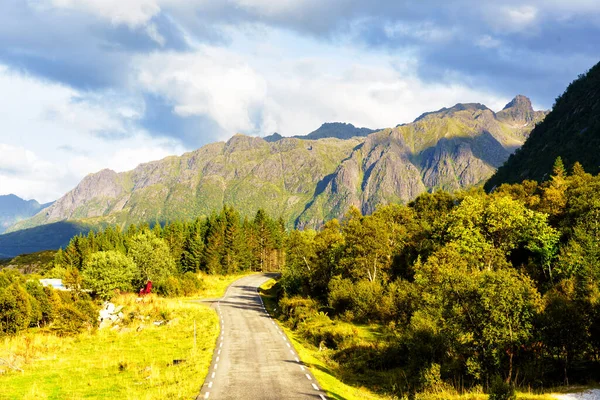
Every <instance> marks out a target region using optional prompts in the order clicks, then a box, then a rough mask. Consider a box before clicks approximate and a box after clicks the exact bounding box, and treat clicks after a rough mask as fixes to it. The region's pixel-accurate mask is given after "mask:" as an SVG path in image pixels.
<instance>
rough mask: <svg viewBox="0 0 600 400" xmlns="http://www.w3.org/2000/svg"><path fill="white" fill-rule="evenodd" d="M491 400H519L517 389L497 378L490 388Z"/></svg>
mask: <svg viewBox="0 0 600 400" xmlns="http://www.w3.org/2000/svg"><path fill="white" fill-rule="evenodd" d="M489 400H517V393H516V392H515V387H514V386H513V385H511V384H510V383H506V382H505V381H504V380H503V379H502V378H501V377H500V376H496V377H495V378H494V380H493V381H492V385H491V386H490V396H489Z"/></svg>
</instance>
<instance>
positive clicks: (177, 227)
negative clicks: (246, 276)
mask: <svg viewBox="0 0 600 400" xmlns="http://www.w3.org/2000/svg"><path fill="white" fill-rule="evenodd" d="M285 236H286V232H285V228H284V224H283V221H281V220H274V219H272V218H270V217H269V216H268V215H267V214H266V213H265V212H264V211H263V210H259V211H258V212H257V213H256V215H255V217H254V218H253V219H252V220H249V219H247V218H244V219H242V218H240V215H239V213H238V212H237V211H235V210H234V209H233V208H232V207H229V206H225V207H224V208H223V209H222V210H221V211H220V212H219V213H213V214H212V215H210V216H209V217H201V218H197V219H196V220H194V221H189V222H182V221H174V222H171V223H167V224H165V225H160V224H155V225H154V226H152V227H151V226H150V225H148V224H142V225H131V226H129V227H127V229H125V230H122V229H120V228H119V227H114V228H113V227H109V228H107V229H105V230H104V231H100V232H94V231H90V232H89V233H88V234H87V235H78V236H75V237H73V239H71V241H70V242H69V244H68V245H67V246H66V247H65V249H60V250H58V251H57V252H56V254H55V256H54V260H53V261H52V262H51V263H50V265H49V266H48V267H47V268H46V270H45V271H42V273H43V275H44V276H45V277H46V278H60V279H62V280H63V283H64V285H65V286H66V287H67V288H68V289H69V291H55V290H53V289H52V288H48V287H42V286H41V284H40V283H39V280H38V278H40V276H38V275H29V274H28V275H22V274H20V273H19V272H18V271H16V270H12V269H6V270H4V271H2V272H0V335H1V334H15V333H17V332H19V331H21V330H24V329H27V328H28V327H48V328H50V329H52V330H57V331H58V332H59V333H61V334H70V333H76V332H79V331H81V330H82V329H86V328H89V329H93V328H94V327H95V325H96V319H97V311H98V309H99V305H98V304H99V303H98V300H107V299H110V298H111V297H112V296H114V295H115V293H118V292H127V291H134V292H137V291H139V290H140V289H141V288H143V287H144V286H145V285H146V283H147V282H148V281H152V282H153V285H154V287H153V292H157V293H158V294H161V295H165V296H188V295H193V294H194V293H195V292H197V291H198V290H199V289H201V287H202V282H201V281H200V280H199V278H198V275H197V274H196V273H197V272H199V271H202V272H205V273H210V274H229V273H236V272H242V271H247V270H253V271H272V270H275V269H279V268H280V265H281V264H283V263H284V258H285V257H284V255H285V248H284V243H285ZM93 300H96V301H93Z"/></svg>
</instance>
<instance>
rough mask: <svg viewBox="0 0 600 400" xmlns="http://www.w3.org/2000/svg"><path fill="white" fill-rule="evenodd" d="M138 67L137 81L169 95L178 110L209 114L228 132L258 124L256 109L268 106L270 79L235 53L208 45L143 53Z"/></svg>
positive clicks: (191, 113) (189, 114)
mask: <svg viewBox="0 0 600 400" xmlns="http://www.w3.org/2000/svg"><path fill="white" fill-rule="evenodd" d="M136 66H137V68H136V71H137V74H136V79H137V81H138V83H139V84H140V85H141V86H142V87H143V88H144V89H145V90H146V91H148V92H152V93H157V94H160V95H161V96H164V97H166V98H167V99H169V100H170V101H171V102H172V103H173V104H174V111H175V113H177V114H178V115H180V116H183V117H188V116H192V115H208V116H210V117H211V118H212V119H214V121H216V122H217V123H218V124H219V126H221V127H222V128H223V130H224V131H226V132H229V134H231V133H235V132H252V131H253V130H254V129H255V128H256V121H255V118H254V115H253V113H254V112H256V110H260V109H261V108H262V107H263V103H264V100H265V97H266V82H265V79H264V78H263V77H262V76H261V75H259V74H258V73H257V72H256V71H254V70H253V69H252V68H251V67H250V66H249V65H248V64H247V63H245V62H244V60H243V59H241V58H240V57H238V56H236V55H235V54H234V53H232V52H229V51H226V50H222V49H219V48H209V47H206V46H203V47H201V48H200V49H198V50H197V51H196V52H194V53H186V54H179V53H167V54H165V53H154V54H151V55H149V56H141V57H139V58H137V59H136Z"/></svg>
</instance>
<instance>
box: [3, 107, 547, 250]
mask: <svg viewBox="0 0 600 400" xmlns="http://www.w3.org/2000/svg"><path fill="white" fill-rule="evenodd" d="M543 116H544V113H543V112H542V113H536V112H534V111H533V109H531V103H530V102H529V101H528V99H526V98H520V97H517V98H515V100H513V101H512V102H511V103H509V105H507V107H506V108H505V109H504V110H503V111H501V112H499V113H498V114H496V113H494V111H492V110H490V109H489V108H487V107H486V106H484V105H482V104H475V103H473V104H457V105H455V106H453V107H450V108H443V109H441V110H438V111H435V112H431V113H427V114H424V115H423V116H421V117H419V118H418V119H417V120H416V121H415V122H413V123H409V124H404V125H402V126H398V127H395V128H388V129H383V130H380V131H378V132H374V133H370V134H368V135H367V136H356V135H354V136H353V137H352V138H343V139H342V138H323V139H307V138H289V137H282V138H278V140H274V141H271V140H270V139H269V138H267V140H265V139H263V138H258V137H249V136H244V135H235V136H233V137H232V138H231V139H229V140H228V141H227V142H218V143H212V144H208V145H206V146H203V147H202V148H200V149H198V150H196V151H193V152H190V153H186V154H183V155H182V156H179V157H175V156H173V157H167V158H165V159H163V160H159V161H153V162H150V163H145V164H141V165H139V166H138V167H136V168H135V169H134V170H132V171H128V172H123V173H116V172H114V171H111V170H103V171H100V172H98V173H96V174H91V175H88V176H87V177H85V178H84V179H83V180H82V181H81V183H79V185H77V187H75V188H74V189H73V190H72V191H70V192H69V193H67V194H66V195H65V196H63V197H62V198H60V199H59V200H57V201H56V202H55V203H54V204H53V205H52V206H50V207H48V208H47V209H45V210H43V211H42V212H40V213H38V214H36V215H35V216H34V217H32V218H30V219H28V220H25V221H21V222H19V223H18V224H16V225H15V226H13V227H12V228H11V231H17V230H19V229H26V228H32V227H36V226H44V225H46V224H50V223H55V222H59V221H67V222H69V223H71V222H74V221H79V222H83V223H85V224H86V226H98V225H101V224H115V225H120V226H126V225H128V224H130V223H139V222H149V223H153V222H156V221H159V222H160V221H168V220H175V219H189V218H193V217H196V216H198V215H203V214H204V215H206V214H209V213H211V212H213V211H214V210H217V209H220V208H221V207H222V206H223V205H224V204H232V205H234V206H235V207H236V209H238V210H240V212H241V213H242V215H246V216H250V217H251V216H253V215H254V214H255V213H256V211H257V210H258V209H259V208H263V209H265V210H267V211H268V212H269V213H270V214H271V215H274V216H281V217H282V218H283V219H284V221H285V222H286V223H287V225H288V226H290V227H291V226H296V227H300V228H304V227H317V226H320V225H321V224H322V223H323V222H324V221H326V220H329V219H331V218H339V217H341V216H342V215H343V214H344V213H345V212H346V211H347V209H348V208H349V207H350V206H351V205H354V206H357V207H359V208H360V209H361V210H362V211H363V212H364V213H370V212H372V211H373V210H374V209H375V207H377V206H378V205H379V204H386V203H390V202H408V201H410V200H412V199H414V198H415V197H416V196H418V195H419V194H421V193H423V192H426V191H434V190H439V189H446V190H450V191H453V190H457V189H460V188H463V187H468V186H472V185H477V184H482V183H483V182H485V181H486V180H487V179H488V178H489V177H490V176H491V175H492V174H493V173H494V171H495V170H496V168H497V167H498V166H500V165H502V163H503V162H504V161H505V160H506V159H507V158H508V156H509V155H510V154H511V153H512V152H513V151H514V149H516V148H518V147H519V146H520V145H521V144H522V143H523V141H524V140H525V138H526V137H527V134H528V129H531V128H532V127H533V125H534V123H535V122H537V121H539V119H541V118H543ZM324 126H328V127H331V128H333V127H336V126H337V127H339V126H343V127H345V128H344V129H346V128H348V127H352V126H351V125H349V124H340V125H337V124H325V125H324ZM327 129H329V128H327ZM327 129H324V130H322V131H321V133H320V134H326V133H323V132H325V131H327ZM351 129H352V128H351ZM356 129H360V128H354V130H353V132H358V131H356ZM360 132H362V133H365V132H366V131H360ZM312 134H313V133H311V134H309V135H312ZM320 134H319V135H320ZM309 135H307V136H309ZM315 135H317V134H315ZM32 232H36V231H32ZM0 238H2V236H0ZM0 243H1V241H0ZM39 250H41V248H40V249H39ZM2 252H5V251H3V250H2V246H0V253H2Z"/></svg>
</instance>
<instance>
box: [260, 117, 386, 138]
mask: <svg viewBox="0 0 600 400" xmlns="http://www.w3.org/2000/svg"><path fill="white" fill-rule="evenodd" d="M373 132H376V130H375V129H369V128H357V127H355V126H354V125H352V124H347V123H343V122H326V123H324V124H323V125H321V126H320V127H319V128H318V129H316V130H314V131H312V132H311V133H309V134H307V135H296V136H292V137H294V138H297V139H304V140H318V139H325V138H336V139H351V138H353V137H356V136H358V137H364V136H367V135H369V134H371V133H373ZM283 138H284V136H281V135H280V134H279V133H277V132H275V133H273V134H271V135H269V136H265V137H264V138H263V139H264V140H265V141H267V142H269V143H272V142H276V141H278V140H281V139H283Z"/></svg>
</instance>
